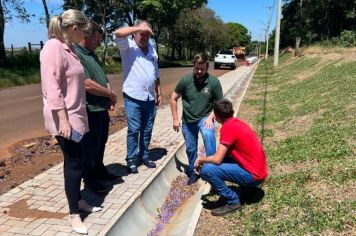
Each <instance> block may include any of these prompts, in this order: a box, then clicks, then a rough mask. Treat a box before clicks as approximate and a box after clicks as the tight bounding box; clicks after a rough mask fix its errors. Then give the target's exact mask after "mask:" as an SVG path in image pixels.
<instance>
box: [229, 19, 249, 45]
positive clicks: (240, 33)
mask: <svg viewBox="0 0 356 236" xmlns="http://www.w3.org/2000/svg"><path fill="white" fill-rule="evenodd" d="M226 26H227V28H228V31H229V35H230V40H229V48H233V47H238V46H246V45H248V44H249V43H250V42H251V36H250V35H249V34H248V30H247V29H246V27H245V26H243V25H241V24H239V23H234V22H229V23H226Z"/></svg>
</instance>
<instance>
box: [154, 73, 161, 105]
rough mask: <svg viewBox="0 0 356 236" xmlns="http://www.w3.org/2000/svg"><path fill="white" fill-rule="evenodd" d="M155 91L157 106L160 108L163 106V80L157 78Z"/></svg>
mask: <svg viewBox="0 0 356 236" xmlns="http://www.w3.org/2000/svg"><path fill="white" fill-rule="evenodd" d="M155 91H156V96H157V97H156V106H160V105H161V104H162V101H163V98H162V90H161V80H160V79H159V78H157V79H156V80H155Z"/></svg>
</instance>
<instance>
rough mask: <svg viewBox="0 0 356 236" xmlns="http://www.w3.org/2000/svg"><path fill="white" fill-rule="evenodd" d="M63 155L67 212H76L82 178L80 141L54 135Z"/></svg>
mask: <svg viewBox="0 0 356 236" xmlns="http://www.w3.org/2000/svg"><path fill="white" fill-rule="evenodd" d="M56 139H57V141H58V144H59V146H60V147H61V149H62V152H63V156H64V170H63V172H64V190H65V193H66V196H67V200H68V205H69V213H70V214H78V213H79V211H78V201H79V200H80V199H81V196H80V183H81V180H82V160H83V150H82V143H81V142H82V141H81V142H80V143H76V142H74V141H72V140H68V139H65V138H63V137H61V136H56Z"/></svg>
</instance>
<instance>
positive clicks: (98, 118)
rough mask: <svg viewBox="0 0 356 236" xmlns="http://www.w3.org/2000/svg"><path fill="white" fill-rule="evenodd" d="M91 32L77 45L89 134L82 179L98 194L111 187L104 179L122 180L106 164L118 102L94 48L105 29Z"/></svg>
mask: <svg viewBox="0 0 356 236" xmlns="http://www.w3.org/2000/svg"><path fill="white" fill-rule="evenodd" d="M91 25H92V33H91V35H88V36H87V37H86V38H85V39H83V40H82V41H81V42H80V43H79V44H76V45H75V50H76V54H77V56H78V57H79V59H80V61H81V63H82V65H83V68H84V74H85V77H86V79H85V89H86V99H87V113H88V122H89V132H88V133H86V134H85V135H84V137H83V145H84V150H85V158H84V163H83V179H84V182H85V187H86V188H89V189H91V190H93V191H95V192H106V191H108V190H109V187H108V186H107V185H106V184H105V181H104V180H113V179H116V178H119V177H118V176H115V175H113V174H111V173H109V172H108V171H107V170H106V168H105V166H104V164H103V159H104V150H105V144H106V142H107V140H108V135H109V122H110V116H109V112H108V110H113V109H114V106H115V104H116V102H117V95H116V93H115V92H114V91H113V90H112V89H111V88H110V85H109V82H108V80H107V78H106V75H105V73H104V71H103V69H102V67H101V65H100V61H99V58H98V56H97V55H96V54H95V49H96V48H97V47H98V46H100V42H101V39H102V33H103V31H102V29H101V28H100V26H99V25H97V24H96V23H95V22H91Z"/></svg>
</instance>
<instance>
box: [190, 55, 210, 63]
mask: <svg viewBox="0 0 356 236" xmlns="http://www.w3.org/2000/svg"><path fill="white" fill-rule="evenodd" d="M193 62H194V65H195V64H204V63H206V64H208V63H209V57H208V55H206V54H205V53H198V54H197V55H195V56H194V60H193Z"/></svg>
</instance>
